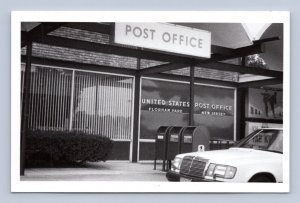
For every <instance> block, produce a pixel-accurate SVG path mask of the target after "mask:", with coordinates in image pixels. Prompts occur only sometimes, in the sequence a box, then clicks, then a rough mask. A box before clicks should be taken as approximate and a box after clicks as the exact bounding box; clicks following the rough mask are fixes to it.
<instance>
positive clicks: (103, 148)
mask: <svg viewBox="0 0 300 203" xmlns="http://www.w3.org/2000/svg"><path fill="white" fill-rule="evenodd" d="M25 144H26V147H25V159H26V163H27V164H32V163H37V162H49V161H50V162H51V163H52V164H55V163H66V162H85V161H92V162H95V161H106V160H107V159H108V157H109V155H110V153H111V149H112V146H113V142H112V140H110V139H109V138H107V137H103V136H99V135H91V134H86V133H83V132H58V131H30V132H29V133H28V134H27V136H26V143H25Z"/></svg>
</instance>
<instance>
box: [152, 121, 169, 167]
mask: <svg viewBox="0 0 300 203" xmlns="http://www.w3.org/2000/svg"><path fill="white" fill-rule="evenodd" d="M170 129H171V127H170V126H160V127H159V128H158V130H157V132H156V137H155V157H154V170H155V169H156V160H162V161H163V171H165V162H166V160H167V150H168V136H169V130H170Z"/></svg>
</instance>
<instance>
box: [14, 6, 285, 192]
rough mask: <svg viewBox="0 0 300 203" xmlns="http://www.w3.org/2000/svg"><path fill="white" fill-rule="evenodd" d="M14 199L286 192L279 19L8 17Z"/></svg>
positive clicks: (215, 15) (222, 15) (256, 15)
mask: <svg viewBox="0 0 300 203" xmlns="http://www.w3.org/2000/svg"><path fill="white" fill-rule="evenodd" d="M11 17H12V21H11V26H12V34H11V40H12V42H11V43H12V50H11V51H12V53H11V55H12V58H11V63H12V65H11V98H12V99H11V173H12V174H11V176H12V177H11V183H12V187H11V190H12V191H13V192H168V193H169V192H171V193H173V192H174V193H178V192H187V193H195V192H197V193H201V192H209V193H214V192H229V193H238V192H257V193H259V192H281V193H282V192H289V184H290V174H289V167H290V166H289V165H290V163H289V158H290V154H289V140H290V135H289V113H290V112H289V102H290V99H289V98H290V95H289V91H290V89H289V88H290V86H289V83H290V81H289V80H290V79H289V77H290V76H289V71H290V67H289V48H290V40H289V32H290V24H289V23H290V21H289V12H267V11H259V12H258V11H251V12H229V11H227V12H224V11H223V12H221V11H219V12H217V11H214V12H212V11H211V12H209V11H206V12H201V11H198V12H192V11H180V12H179V11H177V12H175V11H174V12H172V11H165V12H164V11H160V12H151V11H145V12H141V11H139V12H137V11H132V12H131V11H126V12H124V11H123V12H121V11H106V12H101V11H99V12H96V11H93V12H79V11H77V12H75V11H73V12H72V11H66V12H54V11H47V12H46V11H44V12H39V11H31V12H30V11H27V12H26V11H15V12H12V16H11Z"/></svg>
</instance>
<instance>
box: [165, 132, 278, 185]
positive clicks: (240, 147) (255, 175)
mask: <svg viewBox="0 0 300 203" xmlns="http://www.w3.org/2000/svg"><path fill="white" fill-rule="evenodd" d="M282 145H283V131H282V129H259V130H256V131H254V132H253V133H251V134H250V135H249V136H247V137H245V138H244V139H242V140H241V141H240V142H238V143H237V144H236V145H234V146H233V147H231V148H229V149H226V150H213V151H204V152H192V153H186V154H178V155H177V156H176V157H175V159H174V160H173V161H172V166H171V169H170V170H169V171H168V173H167V174H166V177H167V179H168V180H169V181H193V182H194V181H208V182H282V155H283V147H282Z"/></svg>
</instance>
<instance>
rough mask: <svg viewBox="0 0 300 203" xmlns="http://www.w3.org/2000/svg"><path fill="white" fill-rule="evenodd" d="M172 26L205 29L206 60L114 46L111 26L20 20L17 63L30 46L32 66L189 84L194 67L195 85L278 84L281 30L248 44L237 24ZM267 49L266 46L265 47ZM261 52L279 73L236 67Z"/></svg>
mask: <svg viewBox="0 0 300 203" xmlns="http://www.w3.org/2000/svg"><path fill="white" fill-rule="evenodd" d="M174 24H178V25H182V26H187V27H192V28H197V29H204V30H209V31H211V33H212V49H211V50H212V55H211V59H203V58H200V57H199V58H198V57H192V56H182V55H179V54H174V53H169V52H163V51H155V50H150V49H145V48H139V47H131V46H124V45H117V44H114V43H112V42H111V40H112V35H111V33H112V30H113V27H112V26H113V23H85V22H81V23H67V22H55V23H37V22H24V23H22V25H21V30H22V45H21V47H22V52H21V53H22V55H23V56H22V61H23V62H25V55H26V44H27V43H31V42H32V43H33V49H32V63H35V64H41V65H53V66H63V67H69V68H90V69H94V70H99V71H101V70H105V71H108V72H118V73H124V74H132V75H140V76H155V77H157V76H159V77H173V78H174V77H177V76H181V77H180V78H177V79H180V80H184V79H186V80H189V79H188V77H187V76H190V72H189V70H190V68H189V67H190V66H195V74H194V75H195V78H197V79H199V82H201V81H202V82H207V83H210V82H212V83H217V84H221V85H230V86H241V87H243V86H245V87H247V86H261V85H266V84H277V83H282V63H281V64H280V63H279V62H278V61H276V60H277V59H278V58H280V57H279V56H278V55H280V54H281V58H282V52H281V53H280V52H278V50H276V49H277V48H276V46H278V45H277V44H278V43H282V38H281V39H280V40H279V38H278V37H277V36H280V31H281V34H282V27H281V28H280V27H278V26H277V27H276V26H275V28H276V29H275V28H273V27H272V26H271V27H270V31H269V29H268V30H267V31H266V34H265V35H263V36H262V38H261V40H258V41H251V40H250V38H249V36H248V35H247V32H246V31H245V30H244V27H243V26H242V24H240V23H174ZM265 44H266V45H267V46H266V47H267V49H266V50H264V46H265ZM269 45H270V47H271V48H268V47H269ZM272 46H273V47H272ZM274 46H275V48H274ZM268 49H269V50H268ZM264 51H266V53H265V54H264V57H265V58H264V59H265V60H266V61H267V63H268V64H269V65H270V66H272V67H273V66H274V67H276V68H274V70H280V71H274V70H266V69H261V68H253V67H251V68H250V67H246V66H244V65H241V64H242V60H241V58H242V57H243V56H247V55H251V54H255V53H262V52H264ZM273 55H275V56H276V57H277V59H276V60H274V59H273V58H274V56H273ZM277 67H278V68H277ZM280 68H281V69H280ZM272 69H273V68H272ZM243 74H247V75H249V74H251V75H258V76H259V77H252V79H251V80H250V81H249V80H240V78H243V77H241V76H242V75H243ZM182 76H183V77H182ZM185 77H186V78H185ZM254 80H256V81H254ZM253 81H254V82H253Z"/></svg>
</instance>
